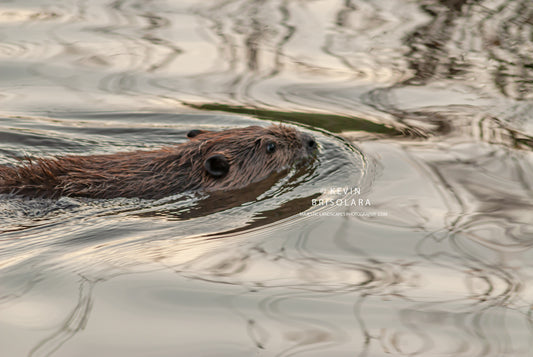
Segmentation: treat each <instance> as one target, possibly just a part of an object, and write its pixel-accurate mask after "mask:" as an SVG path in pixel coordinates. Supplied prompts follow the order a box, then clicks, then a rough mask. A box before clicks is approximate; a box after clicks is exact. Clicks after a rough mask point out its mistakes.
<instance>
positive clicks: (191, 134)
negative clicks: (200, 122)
mask: <svg viewBox="0 0 533 357" xmlns="http://www.w3.org/2000/svg"><path fill="white" fill-rule="evenodd" d="M204 133H208V131H207V130H200V129H193V130H191V131H189V132H188V133H187V137H188V138H189V139H190V138H194V137H195V136H198V135H200V134H204Z"/></svg>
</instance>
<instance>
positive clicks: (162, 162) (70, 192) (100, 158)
mask: <svg viewBox="0 0 533 357" xmlns="http://www.w3.org/2000/svg"><path fill="white" fill-rule="evenodd" d="M311 141H312V142H311ZM269 143H274V144H275V146H276V150H275V151H274V152H272V153H269V152H267V149H266V146H267V145H268V144H269ZM310 143H314V141H313V139H312V137H311V136H309V135H307V134H303V133H301V132H300V131H298V130H296V129H294V128H291V127H288V126H280V125H273V126H270V127H259V126H251V127H247V128H238V129H230V130H224V131H220V132H211V131H198V132H197V133H196V136H194V137H192V138H191V139H190V140H189V141H187V142H186V143H183V144H180V145H176V146H171V147H164V148H161V149H158V150H151V151H135V152H122V153H116V154H109V155H91V156H64V157H57V158H51V159H26V160H25V162H23V163H22V164H21V165H19V166H7V165H0V193H14V194H20V195H25V196H31V197H52V198H53V197H59V196H82V197H92V198H114V197H141V198H161V197H165V196H169V195H172V194H176V193H180V192H184V191H189V190H200V189H201V190H208V191H210V190H225V189H234V188H241V187H245V186H247V185H249V184H250V183H253V182H256V181H259V180H261V179H264V178H266V177H267V176H269V175H270V174H271V173H272V172H277V171H280V170H282V169H284V168H287V167H289V166H291V165H293V164H294V163H296V162H299V161H301V160H302V159H306V158H309V157H312V156H313V154H314V151H315V150H316V144H315V145H314V148H313V147H311V146H312V145H311V144H310ZM216 154H220V155H223V156H224V157H225V158H226V159H227V161H228V163H229V171H228V172H227V174H225V175H224V176H223V177H219V178H216V177H213V176H212V175H210V174H209V173H208V172H207V171H206V168H205V167H204V163H205V161H206V159H207V158H208V157H210V156H212V155H216Z"/></svg>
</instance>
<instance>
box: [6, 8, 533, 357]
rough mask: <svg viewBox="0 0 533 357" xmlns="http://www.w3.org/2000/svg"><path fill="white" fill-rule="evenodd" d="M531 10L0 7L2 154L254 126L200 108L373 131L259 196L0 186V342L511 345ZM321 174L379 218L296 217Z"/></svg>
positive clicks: (520, 298) (408, 347)
mask: <svg viewBox="0 0 533 357" xmlns="http://www.w3.org/2000/svg"><path fill="white" fill-rule="evenodd" d="M531 13H532V6H531V4H530V2H528V1H526V0H518V1H505V0H498V1H461V0H458V1H448V0H440V1H439V0H430V1H425V2H423V3H418V2H408V1H397V0H383V1H373V2H367V1H359V0H346V1H339V2H334V3H332V2H331V1H313V2H301V1H291V0H279V1H277V0H272V1H244V0H227V1H217V2H205V3H198V2H194V1H181V2H179V3H167V2H163V1H149V2H146V1H145V2H141V1H113V2H111V3H109V2H105V1H92V2H87V1H79V2H77V3H67V2H61V1H55V2H54V4H53V5H50V6H44V5H42V4H41V3H37V2H31V1H30V2H28V3H26V4H25V5H24V6H22V5H21V4H14V3H5V4H3V5H2V7H1V8H0V38H1V39H2V43H1V44H0V62H1V64H2V65H1V66H0V67H1V68H2V69H1V70H0V71H2V75H1V76H0V87H1V88H0V101H1V103H2V111H3V113H2V120H1V121H0V139H2V142H1V143H0V152H1V153H2V154H3V156H2V158H0V159H1V160H2V163H13V162H15V161H16V159H15V158H16V157H20V156H22V155H24V154H29V155H42V154H43V153H44V154H66V153H74V154H75V153H104V152H109V151H118V150H134V149H140V148H151V147H156V146H161V145H164V144H169V143H175V142H177V141H179V140H180V139H179V138H182V137H184V136H183V134H184V132H185V131H186V130H187V129H188V128H190V127H191V126H193V125H194V126H196V125H200V126H215V127H216V126H218V125H220V123H221V122H223V123H224V125H226V126H231V125H244V123H245V122H246V123H248V124H252V123H254V122H255V120H253V119H251V118H244V117H239V116H234V115H226V116H222V115H220V114H214V113H213V112H207V110H216V111H225V112H232V113H236V114H240V115H247V116H252V117H253V116H255V117H259V118H263V119H270V120H295V121H300V122H301V123H305V124H307V125H311V126H314V127H318V128H323V129H326V130H331V131H335V132H337V133H341V135H343V137H344V138H351V139H354V140H361V138H362V137H364V138H365V139H368V138H372V139H374V140H372V141H370V140H369V141H366V140H365V141H362V140H361V142H360V143H359V144H360V146H361V147H362V151H359V150H358V149H356V148H355V147H353V146H351V145H350V144H349V143H345V142H342V141H341V140H339V138H334V137H332V136H329V135H324V137H322V138H321V140H322V141H321V145H322V148H323V152H322V156H321V161H320V165H319V166H318V167H315V168H313V170H311V171H309V172H305V173H300V174H298V173H296V174H295V175H294V178H295V180H294V181H290V180H288V181H282V182H281V185H280V186H281V188H279V187H277V188H276V187H274V189H272V190H267V191H266V194H264V196H263V197H262V198H260V199H257V200H255V201H254V200H253V198H255V197H258V196H260V195H261V194H263V192H264V191H261V192H259V193H258V192H238V193H236V194H235V196H236V197H231V199H228V197H227V196H224V195H222V196H220V197H218V198H217V197H213V198H214V199H216V200H217V201H218V202H215V201H202V198H203V197H200V198H198V197H193V196H187V197H181V198H183V200H182V201H179V200H177V201H179V202H171V200H169V201H161V202H157V203H150V204H146V203H145V202H144V203H143V202H139V201H135V202H133V201H128V202H125V201H115V202H83V201H76V200H63V201H57V202H55V203H50V202H39V203H36V202H32V203H30V204H28V202H21V201H17V200H15V199H13V200H12V199H9V200H6V199H5V198H4V197H3V198H1V199H2V201H1V202H0V208H1V209H2V213H1V214H2V218H3V220H2V224H3V225H2V227H0V230H1V231H2V233H1V235H0V248H1V249H0V270H1V271H2V274H1V278H0V283H1V286H2V289H1V294H0V309H1V310H2V314H1V316H2V318H0V331H1V332H2V333H1V334H0V336H1V337H0V339H1V342H2V346H7V347H5V348H6V349H8V350H7V353H10V355H28V354H29V355H34V356H40V355H55V356H61V355H64V356H71V355H76V354H78V355H79V354H80V353H85V352H83V351H89V352H87V354H90V355H94V354H98V352H102V354H109V353H114V354H117V355H125V354H128V355H142V354H143V353H144V352H146V353H145V354H144V355H148V354H153V351H154V350H155V348H159V350H161V351H162V352H161V355H175V353H176V351H184V353H186V354H189V355H206V354H208V353H212V351H213V349H216V350H217V355H231V356H241V355H242V356H249V355H251V354H257V353H262V354H264V355H269V354H270V355H279V356H292V355H309V356H311V355H325V354H332V355H335V354H337V355H359V356H389V355H413V356H416V355H418V356H437V355H438V356H461V355H462V356H472V355H482V356H501V355H516V356H528V355H529V354H530V352H531V350H533V346H532V342H531V333H532V331H533V330H532V326H531V322H532V320H531V319H532V316H531V308H532V306H533V305H532V301H533V300H532V299H533V290H532V289H531V288H530V285H531V275H532V274H531V268H532V267H531V258H532V253H531V252H533V250H532V249H531V237H532V236H533V228H532V227H533V226H532V224H531V222H532V221H533V216H532V212H533V207H532V202H533V193H532V186H531V182H533V181H532V179H531V178H532V176H533V158H532V156H531V150H530V148H531V145H532V138H531V135H532V131H531V120H530V114H529V113H530V112H531V105H532V104H531V83H532V80H531V68H532V66H531V63H530V57H531V56H530V55H531V54H530V50H531V38H530V32H531V31H530V29H531V26H530V25H531V17H532V16H531ZM180 105H188V106H186V107H185V106H180ZM177 106H180V107H179V108H178V109H176V107H177ZM125 108H128V109H127V112H126V111H124V109H125ZM193 108H196V109H193ZM142 109H149V110H151V111H153V112H157V113H160V114H154V113H143V112H141V110H142ZM169 109H170V110H172V111H176V110H179V111H187V112H190V111H192V110H198V111H197V112H196V114H195V115H192V114H189V115H173V114H172V115H170V114H161V112H163V111H165V110H169ZM82 110H87V111H93V112H94V111H95V110H98V111H109V112H110V113H104V114H102V113H97V114H94V113H93V114H87V113H85V114H84V113H82V112H81V111H82ZM30 111H35V112H37V113H38V115H35V113H33V114H31V115H30V114H29V112H30ZM47 111H52V112H57V111H62V112H63V114H57V115H56V114H54V115H47V114H46V112H47ZM117 111H121V112H118V113H117ZM9 112H18V113H20V112H22V113H23V114H24V115H16V116H15V115H8V114H9ZM132 112H134V113H132ZM65 113H67V114H65ZM308 113H311V114H308ZM391 126H392V127H393V129H391ZM361 132H362V133H361ZM400 134H401V135H403V136H405V137H406V138H400V137H399V136H400ZM405 134H413V135H416V136H419V137H420V138H417V139H416V140H415V139H414V138H413V137H407V136H408V135H405ZM363 153H364V154H363ZM4 155H5V156H4ZM336 185H338V186H350V187H353V186H362V188H363V189H364V190H363V194H364V195H365V197H369V198H370V199H371V201H372V209H376V210H377V209H379V210H383V211H386V212H388V216H386V217H385V216H383V217H355V216H354V217H347V216H344V217H341V216H334V217H333V216H332V217H327V216H309V217H300V216H295V214H296V213H298V212H299V211H301V210H306V209H308V208H310V200H311V199H312V198H315V197H317V195H318V194H319V193H320V192H321V189H323V188H324V187H330V186H336ZM271 186H272V185H269V187H271ZM274 186H275V184H274ZM279 198H281V199H279ZM252 201H253V204H246V203H249V202H252ZM215 203H216V204H215ZM218 203H221V205H218ZM342 210H344V208H331V209H329V211H328V210H327V209H323V210H321V209H318V208H313V207H311V209H309V210H308V211H311V212H319V213H323V212H331V213H335V212H339V211H342ZM176 219H177V220H176ZM57 272H59V273H58V274H59V275H61V274H63V275H67V276H68V278H62V277H58V276H56V273H57ZM63 279H67V280H68V283H65V284H63ZM45 283H46V284H45ZM56 291H60V292H62V293H65V296H66V297H65V298H60V297H58V296H56ZM58 294H59V293H58ZM39 303H40V304H44V305H39ZM39 306H42V308H36V307H39ZM58 310H60V311H59V312H58ZM37 312H40V313H42V315H39V314H37ZM28 316H30V317H31V316H33V319H32V320H31V319H30V320H31V321H30V320H25V319H24V317H28ZM35 316H39V317H42V318H39V319H37V318H35ZM58 316H59V317H60V318H58ZM28 321H29V322H28ZM110 326H111V327H110ZM145 326H149V327H154V329H155V330H156V332H153V331H149V329H148V328H146V329H145V328H144V327H145ZM110 329H113V333H112V334H110V332H109V331H110ZM110 336H112V337H110ZM206 340H209V341H210V343H209V344H206V343H205V341H206ZM13 341H24V343H21V342H13ZM95 341H96V343H95ZM95 345H98V346H95ZM87 346H90V348H87ZM215 347H216V348H215ZM24 349H26V350H24ZM159 350H158V351H159ZM80 351H82V352H80ZM18 352H20V353H18Z"/></svg>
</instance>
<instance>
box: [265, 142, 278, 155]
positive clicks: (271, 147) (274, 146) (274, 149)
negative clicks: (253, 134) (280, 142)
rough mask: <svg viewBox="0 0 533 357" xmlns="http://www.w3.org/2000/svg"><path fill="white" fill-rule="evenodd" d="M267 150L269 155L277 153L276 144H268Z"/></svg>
mask: <svg viewBox="0 0 533 357" xmlns="http://www.w3.org/2000/svg"><path fill="white" fill-rule="evenodd" d="M266 149H267V152H268V153H269V154H272V153H273V152H274V151H276V144H274V143H272V142H270V143H268V144H267V146H266Z"/></svg>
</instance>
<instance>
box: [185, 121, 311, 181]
mask: <svg viewBox="0 0 533 357" xmlns="http://www.w3.org/2000/svg"><path fill="white" fill-rule="evenodd" d="M187 137H189V139H190V140H191V142H192V143H196V144H197V150H198V154H199V156H200V157H201V158H202V160H201V161H200V162H197V163H196V164H195V165H193V170H192V172H193V173H194V171H195V169H197V171H199V172H202V174H201V176H202V177H201V182H202V185H201V186H202V187H204V188H215V189H218V188H237V187H243V186H246V185H248V184H250V183H252V182H256V181H260V180H262V179H264V178H266V177H267V176H269V175H270V174H271V173H273V172H279V171H281V170H283V169H286V168H288V167H290V166H292V165H293V164H297V163H301V162H303V161H306V160H308V159H310V158H312V157H313V156H314V155H315V153H316V151H317V148H318V146H317V143H316V141H315V139H314V138H313V137H312V136H311V135H309V134H306V133H302V132H300V131H298V130H296V129H294V128H292V127H289V126H283V125H272V126H269V127H260V126H250V127H246V128H238V129H229V130H224V131H221V132H212V131H204V130H191V131H189V133H188V134H187ZM198 169H199V170H198Z"/></svg>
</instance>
